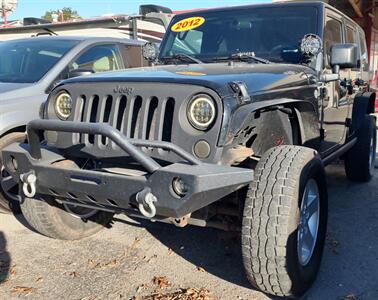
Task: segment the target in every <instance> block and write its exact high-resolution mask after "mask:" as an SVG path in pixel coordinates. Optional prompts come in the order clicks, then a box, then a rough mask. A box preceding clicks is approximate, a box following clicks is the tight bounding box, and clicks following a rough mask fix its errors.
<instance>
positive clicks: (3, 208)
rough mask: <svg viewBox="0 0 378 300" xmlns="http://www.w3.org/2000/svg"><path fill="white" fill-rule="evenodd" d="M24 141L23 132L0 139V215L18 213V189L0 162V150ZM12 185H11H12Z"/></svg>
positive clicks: (24, 135)
mask: <svg viewBox="0 0 378 300" xmlns="http://www.w3.org/2000/svg"><path fill="white" fill-rule="evenodd" d="M25 141H26V134H25V133H24V132H12V133H9V134H7V135H6V136H4V137H2V138H1V139H0V213H5V214H10V213H12V212H13V213H16V214H17V213H20V212H21V210H20V201H19V188H18V185H17V183H16V182H14V181H13V179H12V177H11V175H10V174H9V173H8V172H7V171H6V170H5V168H4V166H3V164H2V162H1V150H2V149H4V148H5V147H7V146H9V145H11V144H14V143H23V142H25ZM12 183H13V185H12Z"/></svg>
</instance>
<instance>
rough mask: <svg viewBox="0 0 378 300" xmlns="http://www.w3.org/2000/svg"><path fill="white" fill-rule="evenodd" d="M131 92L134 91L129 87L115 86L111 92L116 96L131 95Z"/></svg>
mask: <svg viewBox="0 0 378 300" xmlns="http://www.w3.org/2000/svg"><path fill="white" fill-rule="evenodd" d="M133 91H134V89H133V88H131V87H127V86H120V85H117V86H116V87H115V88H114V90H113V92H114V93H116V94H126V95H131V94H132V93H133Z"/></svg>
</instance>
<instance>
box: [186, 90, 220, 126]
mask: <svg viewBox="0 0 378 300" xmlns="http://www.w3.org/2000/svg"><path fill="white" fill-rule="evenodd" d="M200 101H205V102H206V103H207V104H209V106H210V108H211V110H212V116H211V119H210V120H209V121H207V122H206V123H201V122H200V121H198V120H196V118H195V116H194V113H193V108H194V106H195V105H196V104H198V103H199V102H200ZM186 116H187V119H188V121H189V123H190V125H191V126H192V127H194V128H195V129H197V130H200V131H206V130H209V129H210V128H211V126H212V125H213V124H214V122H215V120H216V117H217V106H216V102H215V100H214V98H213V97H211V96H210V95H207V94H198V95H195V96H193V97H192V98H191V99H190V101H189V103H188V105H187V109H186Z"/></svg>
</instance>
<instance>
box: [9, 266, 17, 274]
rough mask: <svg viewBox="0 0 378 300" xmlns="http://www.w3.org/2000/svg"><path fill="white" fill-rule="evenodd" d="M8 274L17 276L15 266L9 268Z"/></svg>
mask: <svg viewBox="0 0 378 300" xmlns="http://www.w3.org/2000/svg"><path fill="white" fill-rule="evenodd" d="M9 273H10V274H11V275H16V274H17V270H16V265H13V266H12V267H11V268H10V270H9Z"/></svg>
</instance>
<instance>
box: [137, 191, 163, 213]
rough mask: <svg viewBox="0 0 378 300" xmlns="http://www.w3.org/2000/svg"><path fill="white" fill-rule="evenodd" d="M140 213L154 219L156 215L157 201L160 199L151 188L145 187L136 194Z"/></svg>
mask: <svg viewBox="0 0 378 300" xmlns="http://www.w3.org/2000/svg"><path fill="white" fill-rule="evenodd" d="M136 201H137V202H138V208H139V211H140V213H141V214H142V215H143V216H145V217H146V218H149V219H152V218H153V217H155V216H156V206H155V204H154V203H155V202H157V201H158V199H157V198H156V196H155V195H154V194H152V193H151V189H150V188H145V189H144V190H142V191H140V192H139V193H138V194H137V195H136Z"/></svg>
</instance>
